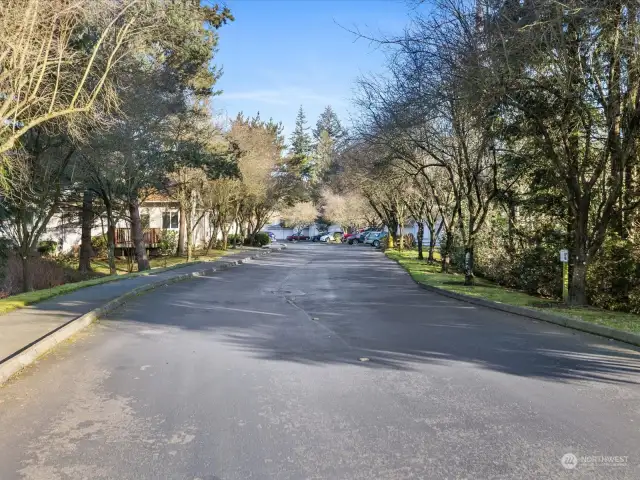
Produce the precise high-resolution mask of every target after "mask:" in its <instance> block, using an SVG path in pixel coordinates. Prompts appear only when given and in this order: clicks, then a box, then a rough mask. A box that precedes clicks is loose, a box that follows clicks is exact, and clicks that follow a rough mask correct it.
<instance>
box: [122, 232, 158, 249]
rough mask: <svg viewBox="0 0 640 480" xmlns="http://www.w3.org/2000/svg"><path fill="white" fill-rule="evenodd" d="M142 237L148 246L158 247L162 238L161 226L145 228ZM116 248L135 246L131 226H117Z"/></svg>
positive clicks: (150, 247)
mask: <svg viewBox="0 0 640 480" xmlns="http://www.w3.org/2000/svg"><path fill="white" fill-rule="evenodd" d="M142 238H143V241H144V246H145V247H146V248H149V249H152V248H158V244H159V243H160V239H161V238H162V229H161V228H145V229H143V230H142ZM115 246H116V248H133V237H132V235H131V229H130V228H116V245H115Z"/></svg>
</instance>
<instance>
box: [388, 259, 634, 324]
mask: <svg viewBox="0 0 640 480" xmlns="http://www.w3.org/2000/svg"><path fill="white" fill-rule="evenodd" d="M385 253H386V254H387V256H388V257H389V258H392V259H394V260H396V261H397V262H398V263H399V264H400V265H401V266H402V267H404V269H405V270H407V272H409V274H410V275H411V276H412V277H413V279H414V280H416V281H417V282H419V283H423V284H425V285H431V286H433V287H438V288H442V289H444V290H448V291H450V292H455V293H461V294H463V295H469V296H472V297H478V298H484V299H486V300H491V301H494V302H500V303H504V304H507V305H515V306H518V307H527V308H533V309H536V310H541V311H546V312H551V313H554V314H558V315H561V316H564V317H568V318H578V319H580V320H584V321H587V322H591V323H596V324H599V325H605V326H607V327H612V328H617V329H619V330H626V331H629V332H634V333H640V316H638V315H633V314H630V313H624V312H612V311H610V310H602V309H598V308H590V307H587V308H576V307H568V306H566V305H565V304H563V303H562V302H559V301H557V300H552V299H548V298H541V297H536V296H533V295H529V294H528V293H525V292H521V291H518V290H513V289H510V288H506V287H503V286H501V285H498V284H496V283H493V282H490V281H488V280H485V279H483V278H476V279H475V285H473V286H467V285H464V275H462V274H459V273H450V274H447V273H441V271H440V263H432V264H429V263H427V262H426V261H424V260H418V258H417V256H418V253H417V251H415V250H405V251H403V252H398V251H397V250H387V251H386V252H385Z"/></svg>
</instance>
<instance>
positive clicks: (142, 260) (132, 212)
mask: <svg viewBox="0 0 640 480" xmlns="http://www.w3.org/2000/svg"><path fill="white" fill-rule="evenodd" d="M129 216H130V217H131V239H132V240H133V248H134V251H135V255H136V262H137V263H138V271H139V272H142V271H144V270H149V268H150V266H149V259H148V258H147V252H146V250H145V247H144V233H143V232H142V222H141V221H140V204H139V201H138V199H137V198H134V199H132V200H129Z"/></svg>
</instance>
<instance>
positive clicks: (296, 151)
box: [291, 105, 311, 156]
mask: <svg viewBox="0 0 640 480" xmlns="http://www.w3.org/2000/svg"><path fill="white" fill-rule="evenodd" d="M291 153H292V155H300V156H306V155H309V154H310V153H311V137H310V136H309V127H308V126H307V117H306V115H305V114H304V109H303V108H302V105H300V109H299V110H298V115H297V116H296V126H295V128H294V130H293V133H292V134H291Z"/></svg>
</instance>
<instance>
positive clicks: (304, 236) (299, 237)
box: [287, 235, 309, 242]
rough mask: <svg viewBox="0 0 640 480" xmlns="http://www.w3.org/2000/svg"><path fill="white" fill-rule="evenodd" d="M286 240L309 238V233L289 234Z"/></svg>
mask: <svg viewBox="0 0 640 480" xmlns="http://www.w3.org/2000/svg"><path fill="white" fill-rule="evenodd" d="M287 240H288V241H290V242H293V241H294V240H299V241H302V240H309V235H289V236H288V237H287Z"/></svg>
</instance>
